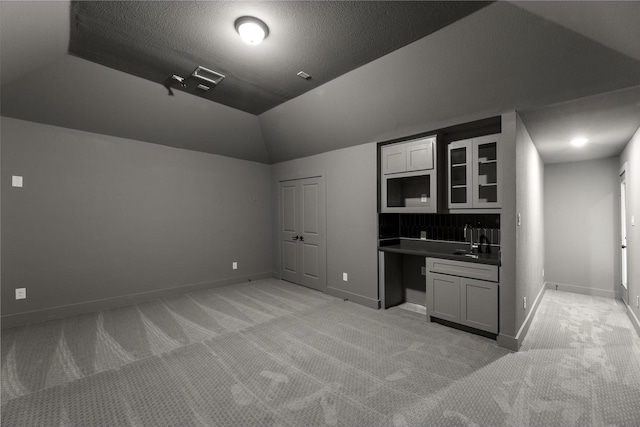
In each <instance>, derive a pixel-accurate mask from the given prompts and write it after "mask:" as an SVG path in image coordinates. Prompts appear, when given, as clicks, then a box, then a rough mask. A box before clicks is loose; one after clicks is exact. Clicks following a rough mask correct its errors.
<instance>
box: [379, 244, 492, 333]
mask: <svg viewBox="0 0 640 427" xmlns="http://www.w3.org/2000/svg"><path fill="white" fill-rule="evenodd" d="M378 250H379V252H378V256H379V263H378V265H379V286H380V290H379V291H380V299H381V304H382V308H384V309H386V308H389V307H393V306H396V305H399V304H402V303H405V302H409V303H414V304H420V305H424V306H426V309H427V319H428V320H443V321H445V322H450V323H452V324H459V325H463V326H467V327H470V328H474V329H477V330H479V331H484V332H489V333H491V334H497V332H498V289H499V275H498V274H499V266H500V252H499V250H496V249H495V248H494V250H492V251H491V252H490V253H486V252H481V253H476V252H471V251H470V247H469V245H466V244H465V243H462V242H439V241H428V240H420V239H385V240H381V241H380V244H379V247H378ZM485 251H486V249H485ZM434 318H435V319H434Z"/></svg>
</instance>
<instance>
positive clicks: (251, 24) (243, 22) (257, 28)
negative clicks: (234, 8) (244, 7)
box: [235, 16, 269, 45]
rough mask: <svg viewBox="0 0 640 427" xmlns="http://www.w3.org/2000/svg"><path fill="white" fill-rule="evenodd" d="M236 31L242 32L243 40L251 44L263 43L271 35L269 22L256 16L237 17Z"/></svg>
mask: <svg viewBox="0 0 640 427" xmlns="http://www.w3.org/2000/svg"><path fill="white" fill-rule="evenodd" d="M235 25H236V31H237V32H238V34H240V37H241V38H242V40H244V42H245V43H247V44H250V45H256V44H260V43H262V40H264V39H265V38H266V37H267V36H268V35H269V27H267V24H265V23H264V22H262V21H261V20H259V19H258V18H254V17H253V16H243V17H241V18H238V19H236V24H235Z"/></svg>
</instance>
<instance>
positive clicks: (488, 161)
mask: <svg viewBox="0 0 640 427" xmlns="http://www.w3.org/2000/svg"><path fill="white" fill-rule="evenodd" d="M447 151H448V162H447V174H448V175H447V178H448V183H449V184H448V207H449V209H450V210H456V209H462V210H468V209H476V210H492V209H499V208H501V207H502V182H501V181H502V165H501V159H500V134H494V135H487V136H482V137H477V138H471V139H465V140H461V141H455V142H452V143H451V144H449V146H448V150H447Z"/></svg>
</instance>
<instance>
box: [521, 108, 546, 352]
mask: <svg viewBox="0 0 640 427" xmlns="http://www.w3.org/2000/svg"><path fill="white" fill-rule="evenodd" d="M516 171H517V173H516V214H519V215H520V225H518V224H517V219H516V254H517V257H516V284H517V286H516V294H515V311H516V320H515V327H516V329H517V330H518V333H517V335H516V337H517V339H518V342H519V343H522V340H523V339H524V337H525V336H526V333H527V329H528V326H529V324H530V323H529V322H530V321H531V320H532V319H533V314H535V309H536V308H537V305H536V303H537V302H539V301H537V299H538V298H539V297H540V296H541V295H542V291H543V289H544V278H543V276H542V270H543V269H544V268H545V267H544V263H545V257H544V254H545V245H544V242H545V236H544V224H545V222H546V218H545V217H544V204H545V201H544V192H543V191H544V176H545V173H544V164H543V162H542V159H541V157H540V154H539V153H538V150H537V149H536V147H535V146H534V145H533V141H532V140H531V137H530V136H529V133H528V132H527V129H526V128H525V126H524V124H523V123H522V120H520V117H519V116H516ZM524 298H526V300H527V304H526V308H525V306H524V303H523V302H524Z"/></svg>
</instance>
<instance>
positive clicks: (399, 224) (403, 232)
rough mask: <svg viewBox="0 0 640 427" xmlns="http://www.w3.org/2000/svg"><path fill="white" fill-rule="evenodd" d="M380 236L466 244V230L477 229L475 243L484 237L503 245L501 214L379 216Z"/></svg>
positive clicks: (383, 214) (385, 214)
mask: <svg viewBox="0 0 640 427" xmlns="http://www.w3.org/2000/svg"><path fill="white" fill-rule="evenodd" d="M378 224H379V236H380V238H381V239H384V238H393V237H407V238H420V237H422V236H421V232H425V233H426V238H427V239H429V240H444V241H454V242H464V241H465V238H464V226H465V224H470V225H472V226H473V227H474V235H473V240H474V242H477V241H478V239H479V237H480V236H481V235H482V234H484V235H486V236H487V238H488V239H489V242H490V243H491V244H493V245H499V244H500V214H397V213H396V214H390V213H381V214H379V221H378Z"/></svg>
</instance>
